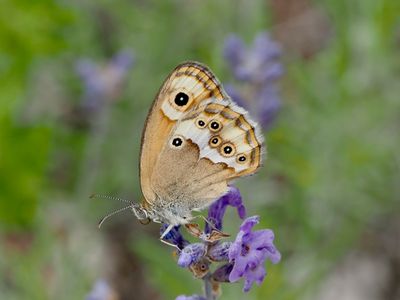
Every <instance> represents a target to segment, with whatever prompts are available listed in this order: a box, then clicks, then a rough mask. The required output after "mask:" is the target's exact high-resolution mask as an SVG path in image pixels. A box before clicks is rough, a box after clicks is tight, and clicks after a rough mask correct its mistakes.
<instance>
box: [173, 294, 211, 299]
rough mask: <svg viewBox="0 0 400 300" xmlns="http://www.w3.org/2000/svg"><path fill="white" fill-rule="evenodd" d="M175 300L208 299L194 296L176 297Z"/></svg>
mask: <svg viewBox="0 0 400 300" xmlns="http://www.w3.org/2000/svg"><path fill="white" fill-rule="evenodd" d="M175 300H207V299H206V298H204V297H203V296H199V295H192V296H185V295H180V296H178V297H176V298H175Z"/></svg>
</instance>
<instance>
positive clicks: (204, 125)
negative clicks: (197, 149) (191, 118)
mask: <svg viewBox="0 0 400 300" xmlns="http://www.w3.org/2000/svg"><path fill="white" fill-rule="evenodd" d="M196 125H197V127H199V128H204V127H206V122H205V121H204V120H203V119H198V120H197V121H196Z"/></svg>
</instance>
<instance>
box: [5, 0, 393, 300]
mask: <svg viewBox="0 0 400 300" xmlns="http://www.w3.org/2000/svg"><path fill="white" fill-rule="evenodd" d="M0 3H1V8H0V299H2V300H3V299H7V300H8V299H11V300H14V299H32V300H35V299H60V300H61V299H85V298H86V297H87V296H88V295H89V293H90V292H91V291H92V292H93V289H94V288H95V286H96V282H97V284H99V282H102V283H103V284H104V282H107V284H106V285H107V288H108V289H109V290H108V291H107V292H104V293H103V298H96V299H99V300H100V299H103V300H105V299H109V300H111V299H175V297H176V296H177V295H179V294H188V295H190V294H193V293H199V292H200V289H201V284H200V282H197V281H196V280H194V279H192V277H191V274H190V273H189V272H188V271H187V270H184V269H180V268H179V267H178V266H177V265H176V263H175V260H174V258H173V257H172V255H171V249H170V248H168V247H167V246H165V245H162V244H160V243H159V242H158V225H156V224H151V225H148V226H141V225H140V224H139V223H138V222H137V220H136V219H135V218H134V216H133V215H131V214H129V213H125V214H121V215H118V216H116V217H114V218H113V219H110V220H109V221H108V222H107V223H105V224H104V227H103V228H102V229H101V230H98V228H97V221H98V220H99V218H100V217H101V216H103V215H104V214H105V213H107V212H109V211H110V210H112V209H115V208H117V207H119V205H120V203H115V202H112V201H108V200H100V199H89V198H88V196H89V195H90V194H91V193H93V192H98V193H103V194H110V195H116V196H120V197H122V198H127V199H133V200H136V201H139V199H140V187H139V178H138V167H137V166H138V155H139V148H140V137H141V130H142V127H143V123H144V120H145V117H146V114H147V111H148V109H149V107H150V104H151V102H152V100H153V97H154V96H155V94H156V92H157V90H158V88H159V87H160V85H161V83H162V81H163V80H164V78H165V77H166V76H167V74H168V73H169V72H170V71H171V70H172V69H173V68H174V67H175V66H176V65H177V64H178V63H180V62H182V61H184V60H188V59H193V60H198V61H200V62H203V63H205V64H207V65H209V66H210V67H211V68H212V70H213V71H214V72H215V73H216V74H217V76H218V77H219V79H220V80H221V81H222V82H229V81H231V79H232V75H231V74H230V69H229V68H228V65H227V62H226V61H225V60H224V58H223V54H222V52H223V42H224V40H225V39H226V37H227V36H228V35H229V34H231V33H235V34H236V35H238V36H239V37H241V38H242V39H243V40H244V41H246V43H247V44H250V43H251V42H252V40H253V39H254V37H255V36H256V35H257V34H258V33H259V32H262V31H268V32H270V34H271V36H272V37H273V38H274V39H275V40H276V41H278V42H279V43H281V45H282V50H283V54H282V57H281V60H282V63H283V64H284V66H285V75H284V76H283V78H282V80H280V89H281V101H282V107H281V110H280V112H279V115H278V116H277V119H276V122H275V123H274V126H273V127H272V128H271V129H270V130H269V131H268V132H266V133H265V135H266V141H267V145H268V160H267V161H266V163H265V165H264V167H263V168H262V169H261V171H260V172H259V173H258V175H256V176H252V177H250V178H245V179H242V180H239V181H238V182H237V186H238V187H239V188H240V189H241V191H242V195H243V197H244V200H245V203H246V205H247V209H248V212H249V214H250V215H254V214H259V215H261V217H262V224H261V226H259V228H263V227H268V228H271V229H273V230H274V232H275V234H276V246H277V247H278V249H280V251H281V252H282V261H281V262H280V263H279V264H278V265H274V266H271V265H268V266H267V269H268V276H267V278H266V279H265V281H264V283H263V284H262V285H261V286H260V287H254V288H253V289H252V291H251V292H250V293H248V294H246V295H244V294H242V292H241V288H242V283H238V284H230V285H226V286H223V295H222V297H221V299H323V300H330V299H363V300H365V299H388V300H390V299H400V287H399V286H400V275H399V274H400V255H399V250H398V249H399V247H400V205H399V200H400V199H399V195H400V172H399V171H400V156H399V147H400V138H399V136H400V99H399V97H400V84H399V80H400V2H399V1H398V0H381V1H375V0H355V1H345V0H324V1H308V0H270V1H267V0H264V1H260V0H255V1H244V0H242V1H236V0H235V1H234V0H218V1H215V0H214V1H198V0H197V1H196V0H186V1H184V0H174V1H162V0H159V1H156V0H149V1H143V0H119V1H103V0H99V1H76V0H72V1H66V0H65V1H64V0H59V1H51V0H41V1H40V0H38V1H22V0H14V1H11V0H8V1H7V0H5V1H0ZM118 53H125V57H124V58H125V59H126V61H125V63H126V65H125V67H126V69H125V70H123V72H121V73H120V74H119V75H118V74H117V75H116V74H115V73H112V70H111V71H110V65H111V64H112V61H113V59H114V60H115V57H116V56H118ZM130 60H131V61H130ZM128 65H129V66H128ZM88 69H89V71H88ZM85 72H89V73H90V72H94V73H95V79H94V81H95V82H88V81H85V80H84V78H86V77H85V76H86V75H87V73H85ZM96 72H97V73H96ZM85 74H86V75H85ZM96 74H97V75H96ZM89 75H90V74H89ZM92 75H93V74H92ZM96 76H97V77H96ZM118 76H120V77H118ZM92 79H93V78H92ZM96 80H97V81H96ZM96 84H99V85H100V87H97V90H96V91H97V92H98V89H100V90H101V89H102V88H103V89H104V90H105V92H104V91H103V94H102V97H100V96H99V97H97V98H96V97H94V98H93V93H94V95H95V96H96V95H97V94H96V92H93V89H95V88H93V86H95V87H96ZM91 93H92V94H91ZM90 99H97V100H98V101H97V102H96V101H95V102H94V103H91V102H90ZM229 213H232V216H234V214H233V212H232V211H229ZM231 219H232V223H231V224H227V229H226V231H228V232H235V230H237V227H238V226H239V220H238V219H237V218H236V217H235V218H233V217H232V218H231ZM102 280H104V281H102Z"/></svg>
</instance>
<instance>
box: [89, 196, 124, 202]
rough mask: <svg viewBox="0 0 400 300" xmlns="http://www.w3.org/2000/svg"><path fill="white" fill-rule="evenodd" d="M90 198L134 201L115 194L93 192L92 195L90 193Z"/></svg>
mask: <svg viewBox="0 0 400 300" xmlns="http://www.w3.org/2000/svg"><path fill="white" fill-rule="evenodd" d="M90 198H91V199H93V198H100V199H110V200H118V201H121V202H125V203H132V201H129V200H125V199H121V198H118V197H114V196H109V195H100V194H92V195H90Z"/></svg>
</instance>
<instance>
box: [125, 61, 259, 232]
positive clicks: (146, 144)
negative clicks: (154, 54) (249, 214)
mask: <svg viewBox="0 0 400 300" xmlns="http://www.w3.org/2000/svg"><path fill="white" fill-rule="evenodd" d="M263 147H264V146H263V136H262V133H261V129H260V127H259V126H258V125H257V123H256V122H254V121H252V120H251V119H250V117H249V116H248V113H247V112H246V110H245V109H243V108H242V107H240V106H238V105H237V104H236V103H235V102H234V101H233V100H232V99H231V98H230V97H229V96H228V95H227V93H226V92H225V91H224V89H223V88H222V86H221V84H220V82H219V81H218V79H217V78H216V77H215V76H214V74H213V72H212V71H211V70H210V69H209V68H208V67H207V66H205V65H203V64H201V63H198V62H193V61H189V62H184V63H182V64H180V65H178V66H177V67H176V68H175V69H174V70H173V71H172V72H171V73H170V75H169V76H168V77H167V79H166V80H165V81H164V83H163V85H162V86H161V88H160V90H159V92H158V94H157V96H156V98H155V100H154V102H153V104H152V106H151V108H150V111H149V113H148V116H147V119H146V122H145V126H144V130H143V134H142V143H141V151H140V166H139V170H140V185H141V190H142V193H143V201H142V202H141V203H140V204H138V203H132V202H130V206H129V208H131V209H132V211H133V212H134V214H135V215H136V217H137V218H138V219H139V220H140V221H141V222H146V221H148V222H150V221H154V222H158V223H165V224H168V227H167V229H166V230H165V231H164V233H163V234H162V235H161V239H162V238H163V237H164V236H165V235H166V234H167V233H168V232H169V231H170V230H171V229H172V228H173V227H174V226H177V225H185V224H186V225H188V224H190V222H192V221H193V219H194V218H195V217H193V215H192V213H193V212H195V211H201V210H203V209H205V208H207V207H208V206H209V205H210V204H212V203H213V202H214V201H216V200H217V199H218V198H220V197H221V196H223V195H224V194H226V193H227V192H228V190H229V186H228V184H229V183H230V182H231V181H232V180H234V179H236V178H239V177H243V176H247V175H251V174H254V173H255V172H256V171H257V170H258V168H259V167H260V165H261V161H262V152H263ZM188 228H189V227H188ZM192 229H194V230H195V231H196V230H197V231H198V226H194V227H192Z"/></svg>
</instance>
